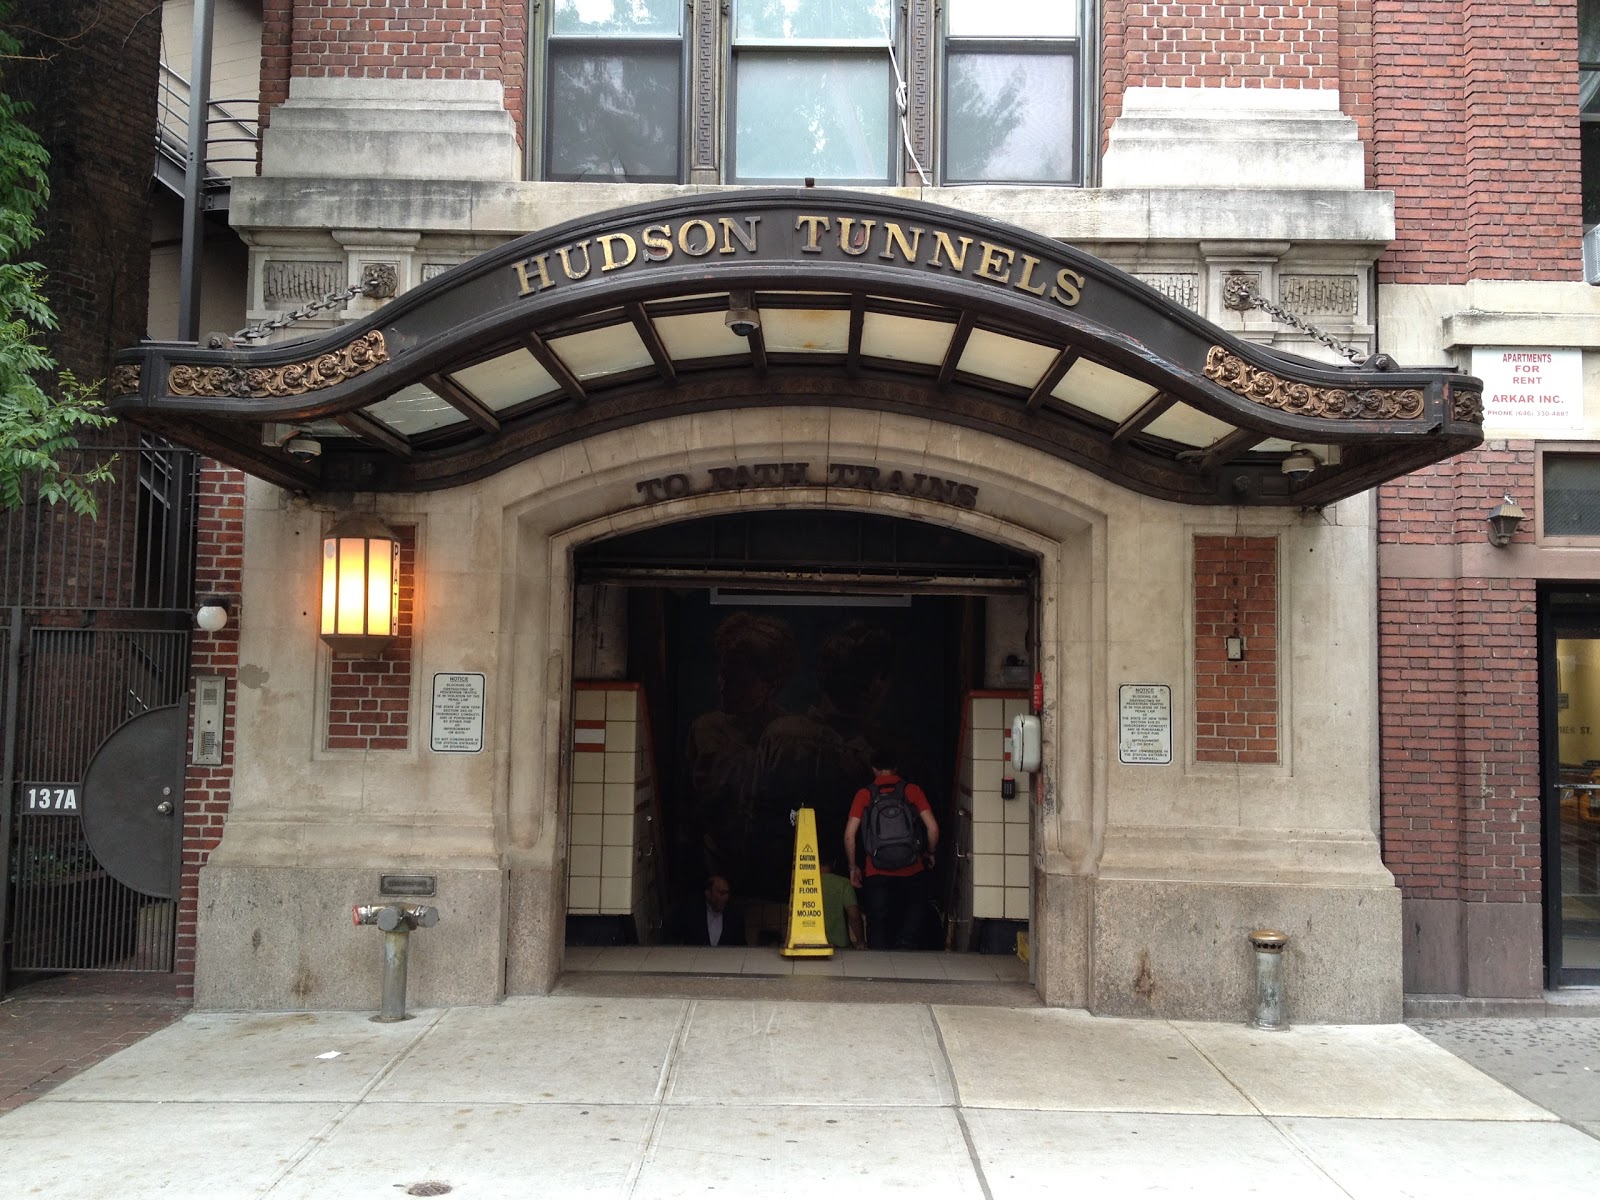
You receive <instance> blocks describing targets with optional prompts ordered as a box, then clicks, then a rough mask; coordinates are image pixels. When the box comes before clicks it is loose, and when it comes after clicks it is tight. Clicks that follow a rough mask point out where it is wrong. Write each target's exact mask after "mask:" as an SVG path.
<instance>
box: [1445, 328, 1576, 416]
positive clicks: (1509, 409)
mask: <svg viewBox="0 0 1600 1200" xmlns="http://www.w3.org/2000/svg"><path fill="white" fill-rule="evenodd" d="M1472 373H1473V374H1474V375H1476V376H1477V377H1478V378H1479V379H1481V380H1483V428H1484V432H1485V433H1487V434H1490V435H1493V434H1496V433H1513V432H1517V433H1520V432H1524V431H1527V432H1537V433H1544V432H1551V433H1554V432H1571V431H1574V430H1577V429H1580V428H1581V427H1582V426H1583V354H1582V352H1581V351H1578V350H1539V349H1529V348H1527V347H1511V346H1498V347H1496V346H1480V347H1478V348H1477V349H1475V350H1473V352H1472Z"/></svg>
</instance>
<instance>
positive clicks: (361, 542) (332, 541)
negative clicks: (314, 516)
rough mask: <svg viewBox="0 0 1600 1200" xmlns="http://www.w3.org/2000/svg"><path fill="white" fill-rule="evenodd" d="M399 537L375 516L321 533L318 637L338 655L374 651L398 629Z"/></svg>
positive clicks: (342, 523) (355, 655)
mask: <svg viewBox="0 0 1600 1200" xmlns="http://www.w3.org/2000/svg"><path fill="white" fill-rule="evenodd" d="M399 619H400V539H399V538H397V537H396V536H395V534H394V531H393V530H391V529H390V528H389V527H388V526H387V525H385V524H384V523H383V522H382V521H380V520H378V519H377V518H376V517H367V516H360V517H350V518H348V519H346V520H343V521H340V522H339V523H338V524H337V525H335V526H334V527H333V528H332V529H330V530H328V532H327V533H326V534H324V535H323V538H322V640H323V641H325V642H327V643H328V645H329V646H331V647H332V648H333V652H334V654H335V655H337V656H339V657H341V658H362V657H368V656H371V655H374V654H376V653H378V652H379V651H380V650H382V649H383V648H384V647H385V646H387V645H388V644H389V643H390V642H392V641H394V639H395V636H396V634H397V633H398V632H399V627H398V622H399Z"/></svg>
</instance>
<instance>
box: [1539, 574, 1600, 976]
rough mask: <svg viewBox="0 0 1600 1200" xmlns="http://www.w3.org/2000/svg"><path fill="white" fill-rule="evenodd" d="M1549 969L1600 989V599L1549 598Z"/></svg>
mask: <svg viewBox="0 0 1600 1200" xmlns="http://www.w3.org/2000/svg"><path fill="white" fill-rule="evenodd" d="M1543 651H1544V654H1543V658H1544V664H1543V666H1544V679H1543V682H1544V687H1543V693H1544V714H1543V717H1544V720H1543V742H1544V754H1543V758H1544V763H1545V797H1546V799H1545V806H1544V828H1545V835H1544V845H1545V851H1544V861H1545V871H1544V879H1545V963H1546V973H1547V976H1548V979H1549V982H1550V984H1551V985H1552V986H1557V987H1559V986H1561V985H1563V984H1569V985H1570V984H1588V985H1593V984H1596V983H1600V592H1575V591H1553V592H1550V593H1548V594H1547V595H1546V596H1545V597H1544V639H1543Z"/></svg>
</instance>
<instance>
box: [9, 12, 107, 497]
mask: <svg viewBox="0 0 1600 1200" xmlns="http://www.w3.org/2000/svg"><path fill="white" fill-rule="evenodd" d="M7 16H9V6H7V5H5V4H0V22H3V21H4V20H5V18H6V17H7ZM20 53H21V50H20V47H19V45H18V43H17V40H16V39H15V38H14V37H13V36H12V35H11V34H10V33H8V32H7V31H6V29H5V28H4V26H3V24H0V507H4V508H16V507H18V506H20V505H21V504H22V503H23V500H24V498H25V497H27V496H29V495H34V496H37V497H38V498H39V499H41V500H44V501H47V502H48V503H51V504H56V503H60V502H62V501H65V502H66V504H67V505H68V507H70V508H71V509H72V510H73V511H74V512H77V513H82V514H86V515H91V516H92V515H94V513H95V511H96V505H95V498H94V492H93V489H94V487H95V485H97V484H99V483H103V482H104V481H105V480H107V479H109V478H110V467H111V464H110V463H109V462H107V463H102V464H100V465H99V466H96V467H92V468H86V467H84V466H83V465H81V460H80V457H79V455H78V454H77V450H78V441H77V435H78V433H79V432H81V431H83V430H85V429H95V428H103V427H105V426H108V425H110V424H112V422H113V418H112V417H111V416H110V415H109V414H107V413H106V412H105V410H104V405H103V403H102V402H101V400H100V399H99V397H98V394H97V393H98V391H99V389H98V387H97V386H96V385H93V384H82V383H79V382H78V380H77V379H76V378H74V377H73V375H72V373H71V372H70V371H65V370H58V368H57V364H56V362H55V360H54V359H53V358H52V357H51V356H50V353H49V351H48V350H46V348H45V347H44V345H43V343H42V341H41V340H40V339H41V337H42V335H43V333H44V331H46V330H50V329H54V328H55V327H56V318H55V314H54V313H53V312H52V311H51V308H50V304H49V301H48V300H47V299H46V298H45V295H44V268H43V266H42V265H40V264H39V263H37V262H32V261H28V260H27V259H25V258H24V257H23V256H24V255H25V254H26V253H27V252H28V250H29V249H30V248H31V247H32V246H33V245H34V243H36V242H37V241H38V240H39V238H40V236H41V231H40V228H39V221H40V220H41V219H42V217H43V213H44V206H45V204H46V203H47V202H48V200H49V198H50V180H49V162H50V160H49V155H48V154H47V153H46V151H45V148H44V145H43V144H42V143H41V142H40V140H39V137H38V135H37V134H35V133H34V132H33V130H32V129H30V128H29V127H28V126H27V124H26V123H25V121H24V118H25V116H26V115H27V111H28V106H27V105H26V104H25V103H23V102H21V101H18V100H16V99H14V98H12V97H11V96H10V95H8V94H7V93H6V90H5V65H6V63H7V62H9V61H12V60H15V59H16V58H18V57H19V55H20ZM47 386H48V388H49V390H46V389H47Z"/></svg>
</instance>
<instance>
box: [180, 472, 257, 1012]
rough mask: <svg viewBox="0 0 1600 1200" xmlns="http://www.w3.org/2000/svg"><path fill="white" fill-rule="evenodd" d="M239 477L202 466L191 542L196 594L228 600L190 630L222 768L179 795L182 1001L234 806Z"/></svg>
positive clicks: (190, 774)
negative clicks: (214, 864) (222, 620)
mask: <svg viewBox="0 0 1600 1200" xmlns="http://www.w3.org/2000/svg"><path fill="white" fill-rule="evenodd" d="M244 488H245V480H244V473H243V472H241V471H237V470H234V469H233V468H231V467H224V466H221V465H220V464H218V463H215V462H213V461H211V460H210V459H201V461H200V486H199V496H200V504H199V519H198V521H197V533H196V537H195V594H196V595H197V596H207V595H219V596H226V597H228V598H229V601H230V604H231V606H232V607H231V611H230V612H229V614H228V623H227V624H226V625H225V626H223V627H222V629H221V630H219V631H218V632H216V633H206V632H205V631H204V630H200V629H196V630H195V631H194V633H193V637H192V641H191V643H190V645H191V650H190V670H191V673H192V674H193V675H220V676H222V678H223V679H224V681H225V687H226V695H225V701H224V703H225V714H226V715H225V717H224V721H223V738H222V762H221V764H220V765H219V766H215V767H197V766H195V765H194V764H193V763H192V762H191V763H190V765H189V767H188V769H187V772H186V773H185V776H184V789H183V875H182V879H181V884H180V887H181V890H180V893H179V900H178V947H177V955H176V960H175V970H176V974H177V988H178V994H179V995H180V996H192V995H193V994H194V958H195V920H196V915H197V911H198V905H199V900H200V868H201V867H203V866H205V864H206V860H207V859H208V858H210V857H211V852H212V851H213V850H215V849H216V848H217V843H218V842H220V841H221V840H222V826H223V823H224V822H225V821H226V820H227V817H228V808H229V805H230V804H231V802H232V799H233V747H234V737H235V733H236V730H235V724H236V722H235V721H234V700H235V689H236V687H237V681H238V674H239V621H240V619H241V617H242V615H243V614H242V613H241V612H240V608H239V588H240V580H241V572H242V570H243V567H244ZM194 716H195V710H194V705H193V704H192V703H191V705H190V708H189V721H190V730H189V744H190V745H193V744H194V728H193V722H194Z"/></svg>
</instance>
